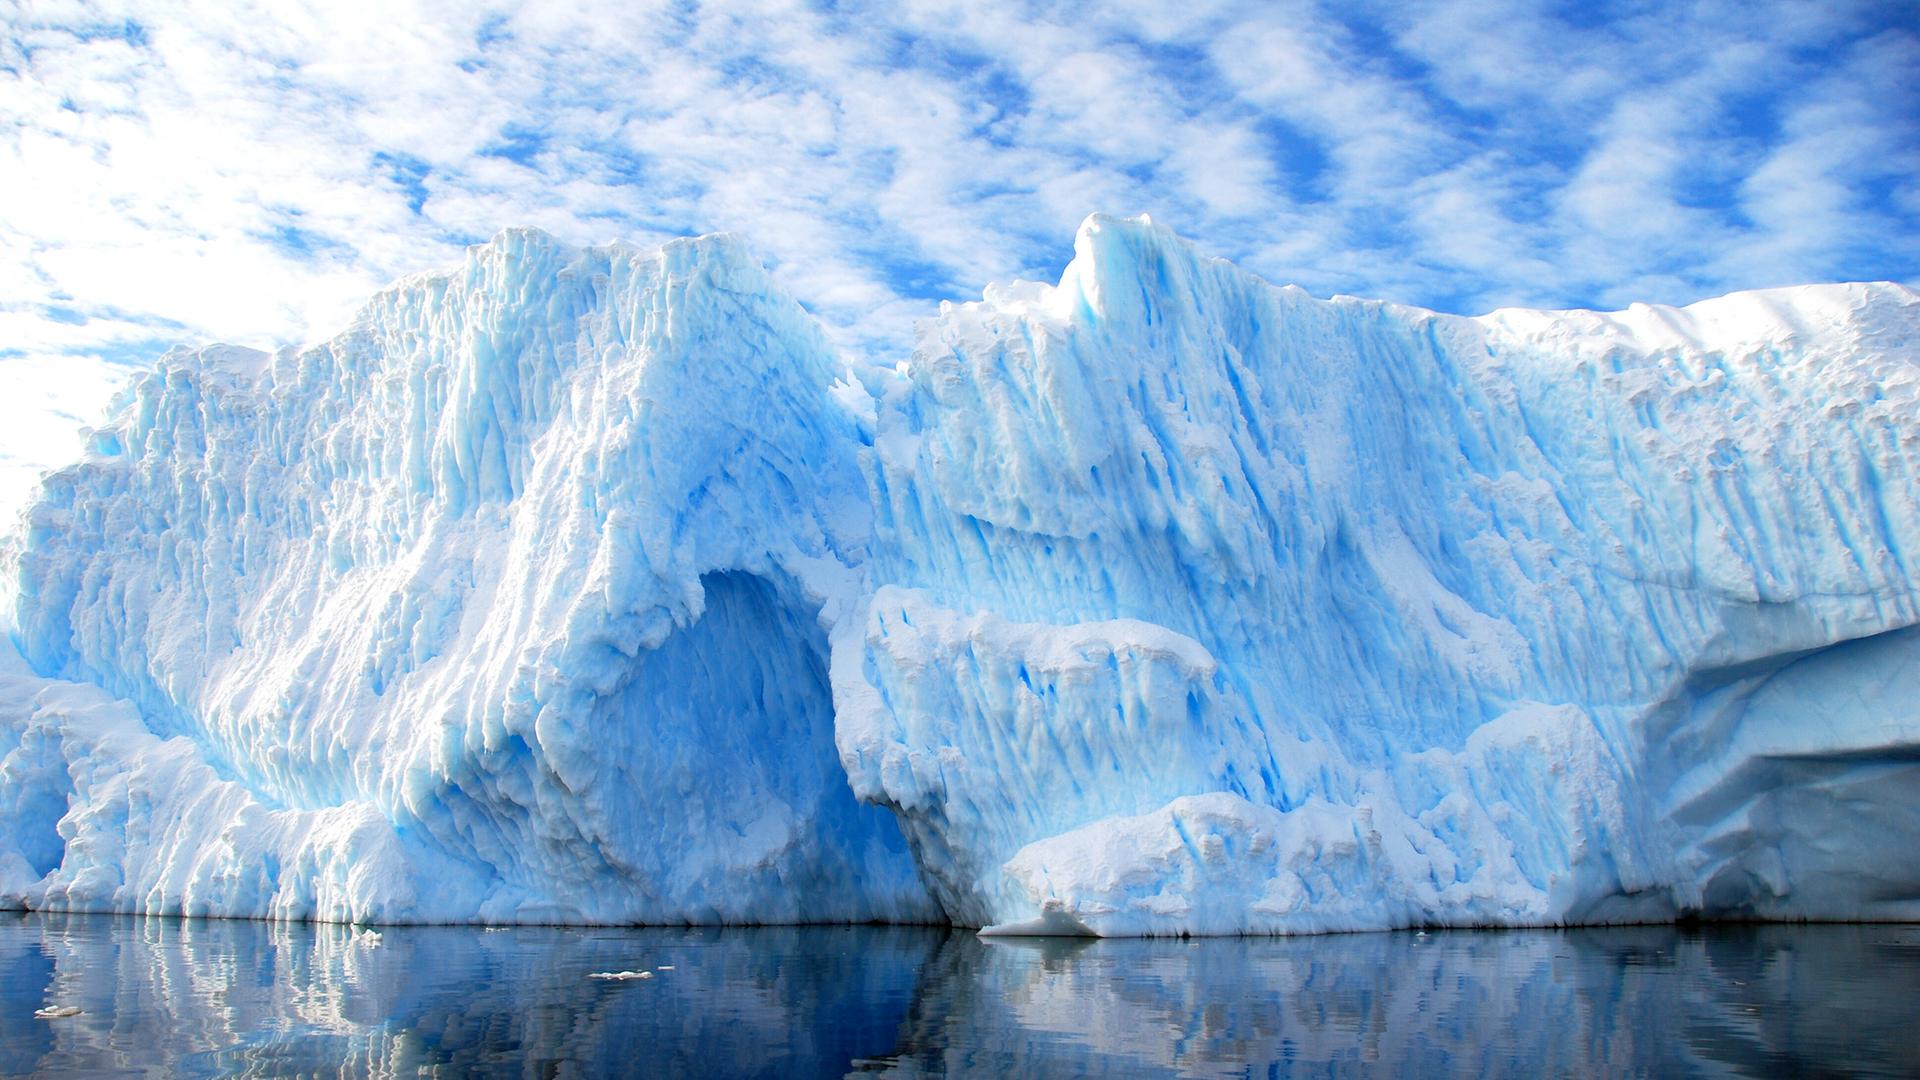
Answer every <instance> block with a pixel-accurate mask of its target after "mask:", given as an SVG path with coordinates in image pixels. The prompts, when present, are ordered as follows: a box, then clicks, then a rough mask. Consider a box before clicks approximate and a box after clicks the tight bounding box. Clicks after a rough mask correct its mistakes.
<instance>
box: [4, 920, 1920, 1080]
mask: <svg viewBox="0 0 1920 1080" xmlns="http://www.w3.org/2000/svg"><path fill="white" fill-rule="evenodd" d="M662 965H670V966H671V967H672V968H673V970H671V971H659V968H660V967H661V966H662ZM642 968H644V969H648V970H654V971H657V972H658V974H657V976H656V977H655V978H653V979H650V980H644V981H643V980H633V981H627V982H609V981H602V980H595V979H589V978H587V975H588V973H590V972H594V971H606V970H622V969H642ZM49 1005H66V1006H75V1007H78V1008H80V1009H81V1010H82V1011H81V1012H80V1014H79V1015H76V1016H69V1017H64V1018H59V1019H36V1018H35V1017H34V1015H33V1013H34V1010H36V1009H39V1008H41V1007H44V1006H49ZM0 1073H4V1074H7V1075H16V1074H21V1075H24V1074H33V1073H41V1074H48V1075H60V1074H88V1075H179V1076H235V1075H243V1076H287V1075H304V1076H336V1075H347V1076H372V1075H380V1076H395V1075H398V1076H414V1075H422V1074H426V1075H441V1076H461V1075H503V1076H516V1077H518V1076H574V1075H580V1076H610V1075H654V1076H770V1077H774V1076H777V1077H790V1076H803V1077H804V1076H846V1075H849V1074H860V1075H866V1074H874V1075H900V1076H922V1075H939V1074H954V1075H978V1076H1153V1075H1178V1076H1321V1075H1335V1074H1337V1075H1352V1074H1372V1073H1378V1074H1399V1075H1418V1076H1529V1077H1531V1076H1595V1075H1616V1076H1617V1075H1647V1076H1671V1075H1696V1074H1698V1075H1722V1076H1726V1075H1732V1076H1781V1075H1794V1074H1808V1073H1816V1074H1828V1075H1847V1074H1855V1075H1884V1076H1920V926H1825V927H1819V926H1816V927H1805V926H1762V927H1730V928H1720V929H1712V930H1704V931H1692V930H1682V929H1674V928H1664V927H1662V928H1629V929H1612V930H1575V931H1556V932H1443V933H1432V934H1428V935H1426V936H1424V937H1422V936H1416V935H1413V934H1404V933H1403V934H1359V935H1345V936H1335V937H1315V938H1289V939H1252V940H1248V939H1228V940H1208V941H1186V942H1178V941H1164V942H1152V941H1076V940H1063V939H1051V940H1028V941H983V940H981V939H979V938H977V937H975V936H973V935H971V934H967V933H949V932H946V931H939V930H915V929H899V928H871V927H859V928H850V929H849V928H779V929H763V930H724V931H722V930H585V929H581V930H572V929H549V928H539V929H521V930H500V931H481V930H475V929H467V928H439V927H433V928H425V927H423V928H391V929H387V930H384V931H382V933H381V940H380V941H379V942H378V944H367V943H365V942H361V941H356V939H355V938H354V937H353V935H352V933H351V931H349V930H347V929H345V928H341V927H324V926H322V927H314V926H282V925H271V924H263V923H247V922H223V921H209V920H179V919H133V918H112V917H104V916H67V917H63V916H43V915H31V916H22V915H13V914H0Z"/></svg>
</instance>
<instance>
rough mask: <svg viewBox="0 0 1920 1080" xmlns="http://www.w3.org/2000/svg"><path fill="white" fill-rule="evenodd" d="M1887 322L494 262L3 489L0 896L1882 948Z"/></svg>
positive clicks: (542, 260)
mask: <svg viewBox="0 0 1920 1080" xmlns="http://www.w3.org/2000/svg"><path fill="white" fill-rule="evenodd" d="M1917 343H1920V297H1916V295H1915V294H1914V293H1913V292H1911V291H1910V290H1907V289H1904V288H1902V287H1900V286H1896V285H1886V284H1879V285H1838V286H1809V287H1803V288H1798V289H1784V290H1771V291H1767V292H1763V293H1749V294H1737V295H1734V296H1729V297H1725V298H1722V299H1719V300H1714V301H1708V302H1705V303H1701V304H1696V305H1693V306H1692V307H1689V308H1685V309H1670V308H1657V307H1645V306H1636V307H1634V308H1632V309H1629V310H1628V311H1625V312H1618V313H1612V314H1599V313H1591V312H1525V311H1500V312H1495V313H1493V314H1491V315H1488V316H1485V317H1482V318H1479V319H1467V318H1458V317H1454V316H1445V315H1437V314H1434V313H1431V312H1426V311H1421V310H1417V309H1412V308H1406V307H1401V306H1397V305H1393V304H1385V303H1378V302H1369V301H1360V300H1353V299H1348V298H1337V299H1335V300H1332V301H1322V300H1316V299H1314V298H1312V297H1309V296H1307V295H1306V294H1304V293H1302V292H1300V291H1299V290H1297V289H1292V288H1275V287H1273V286H1271V285H1269V284H1267V283H1265V282H1263V281H1261V280H1259V279H1258V278H1255V277H1254V276H1252V275H1250V274H1247V273H1245V272H1243V271H1240V270H1238V269H1237V268H1235V267H1233V266H1231V265H1229V264H1227V263H1224V262H1221V261H1218V260H1211V259H1207V258H1204V257H1201V256H1199V255H1197V254H1196V253H1194V252H1193V251H1192V250H1191V249H1190V248H1189V247H1188V246H1187V245H1186V244H1185V243H1184V242H1182V241H1180V240H1179V239H1178V238H1176V237H1175V236H1173V235H1172V234H1171V233H1170V232H1168V231H1167V230H1165V229H1164V228H1162V227H1159V226H1156V225H1153V224H1151V223H1150V222H1146V221H1144V220H1130V221H1122V220H1115V219H1108V218H1100V217H1095V218H1092V219H1089V221H1088V222H1087V224H1086V225H1085V226H1083V227H1082V229H1081V231H1080V234H1079V236H1078V238H1077V239H1076V242H1075V258H1074V261H1073V263H1072V264H1071V265H1070V266H1069V267H1068V269H1067V271H1066V272H1065V274H1064V275H1063V276H1062V279H1061V282H1060V284H1059V285H1058V286H1046V285H1038V284H1033V283H1016V284H1014V285H1010V286H992V287H989V288H988V289H987V290H986V293H985V299H984V300H982V301H980V302H975V303H968V304H946V305H942V306H941V310H940V315H939V317H938V318H936V319H933V320H930V321H929V322H928V323H927V324H926V325H925V327H924V328H923V332H922V339H921V343H920V346H919V348H918V349H917V350H916V351H915V353H914V355H913V357H912V359H911V361H910V362H907V363H902V364H897V365H894V366H890V367H883V366H877V365H876V366H868V365H865V364H859V363H849V362H845V361H842V360H838V359H836V358H835V357H834V356H833V354H832V353H831V351H830V350H829V349H828V347H827V346H826V345H825V343H824V339H823V337H822V335H821V333H820V331H819V330H818V329H817V327H815V325H814V324H813V322H812V320H811V319H809V318H808V317H807V316H806V314H805V313H804V312H803V311H801V310H800V309H799V307H798V306H797V305H795V304H794V303H793V302H792V301H791V300H789V299H787V298H785V297H784V296H783V295H781V294H780V293H779V292H778V290H777V289H776V288H774V287H773V286H772V285H771V283H770V282H769V281H768V279H767V277H766V275H765V274H764V272H762V271H761V270H760V268H759V267H758V265H757V264H756V263H755V262H754V261H753V260H752V258H751V257H750V256H749V255H747V254H746V252H745V251H744V249H743V248H742V247H741V246H740V245H739V244H737V243H736V242H734V241H731V240H729V239H727V238H724V237H707V238H702V239H699V240H690V241H677V242H675V243H672V244H669V245H667V246H666V247H665V248H663V249H661V250H659V251H641V250H637V249H631V248H626V247H618V246H615V247H608V248H597V249H588V250H572V249H568V248H565V247H563V246H561V245H559V244H557V243H556V242H554V241H552V240H551V239H549V238H546V237H545V236H543V235H541V234H538V233H533V232H525V231H516V232H509V233H504V234H502V235H501V236H500V237H499V238H497V239H495V240H494V241H493V242H492V243H490V244H488V245H485V246H482V247H478V248H475V249H473V250H472V251H471V252H470V253H469V256H468V258H467V260H466V262H465V263H464V264H463V265H462V266H461V267H460V268H458V269H457V270H455V271H453V272H452V273H449V274H444V275H427V276H421V277H415V278H410V279H407V280H405V281H403V282H401V283H399V284H398V285H396V286H394V287H393V288H392V289H390V290H388V291H387V292H385V293H382V294H381V295H380V296H378V297H376V298H375V299H374V300H373V301H372V302H370V303H369V305H368V306H367V307H366V308H365V310H364V311H363V312H362V314H361V316H360V318H359V319H358V320H357V322H356V324H355V325H354V326H353V327H352V328H351V329H349V330H348V331H347V332H346V333H345V334H343V335H341V336H340V337H338V338H335V339H334V340H332V341H330V342H327V343H325V344H323V345H320V346H317V347H315V348H312V349H308V350H305V351H302V352H293V351H286V352H282V353H279V354H277V355H272V356H268V355H265V354H260V353H255V352H251V351H248V350H239V349H232V348H223V347H216V348H214V349H208V350H203V351H202V352H200V353H194V354H184V353H183V354H174V355H171V356H169V357H167V358H165V359H164V360H162V361H161V363H160V364H159V365H158V367H157V368H156V370H155V371H154V372H153V373H152V374H151V375H148V376H145V377H143V378H141V379H140V380H139V381H138V382H137V383H136V385H135V386H134V387H133V389H132V390H131V391H130V392H129V393H128V394H127V395H125V396H124V398H123V401H122V404H121V406H120V408H119V411H118V412H117V413H116V414H115V415H114V417H113V418H112V419H111V420H110V421H109V422H107V423H105V424H103V425H102V426H101V427H100V428H99V429H98V430H97V431H95V432H94V433H93V434H92V435H91V436H90V437H89V439H88V443H87V449H86V453H85V456H84V458H83V459H82V460H81V461H80V462H79V463H78V464H75V465H73V466H71V467H69V468H66V469H64V470H62V471H60V472H58V473H56V474H55V475H53V476H52V477H50V478H49V479H48V480H47V482H46V484H45V485H44V487H43V488H42V489H41V491H40V492H39V494H38V496H37V501H36V502H35V503H34V504H33V506H32V507H31V509H30V511H29V512H28V514H27V516H26V518H25V519H24V528H23V530H22V531H21V532H20V533H19V534H18V536H17V537H16V539H15V541H14V542H13V546H12V548H11V549H10V554H9V555H8V556H7V558H8V560H9V564H8V567H7V573H6V574H5V581H6V584H5V586H4V588H5V589H6V590H8V591H9V594H10V595H9V597H8V599H9V606H10V608H11V611H12V619H13V624H14V629H13V633H12V635H11V637H12V642H13V644H14V646H15V648H16V649H17V652H18V655H17V656H9V657H3V658H0V814H4V816H5V820H7V821H8V822H10V823H15V824H14V825H13V827H11V828H9V829H8V830H7V831H6V832H5V833H3V834H0V902H11V903H14V904H18V905H24V906H29V907H35V908H56V909H57V908H66V909H106V910H127V911H131V910H141V911H169V912H171V911H183V912H195V913H209V914H234V915H257V916H270V917H281V918H321V919H332V920H337V921H353V922H396V921H399V922H404V921H418V920H453V921H479V922H493V923H501V922H547V921H561V922H603V921H647V922H661V921H666V922H772V921H809V920H823V921H832V920H847V919H868V918H882V919H892V920H932V919H943V918H944V919H951V920H953V921H956V922H959V923H962V924H965V925H973V926H985V927H991V928H993V929H994V930H995V931H998V932H1003V933H1021V932H1025V933H1033V932H1048V933H1051V932H1075V933H1097V934H1165V933H1236V932H1256V933H1289V932H1307V931H1322V930H1357V929H1377V928H1387V927H1395V926H1414V925H1442V924H1500V925H1518V924H1528V925H1533V924H1550V923H1557V922H1576V921H1619V920H1637V919H1659V918H1670V917H1673V916H1676V915H1679V914H1682V913H1701V914H1705V915H1757V916H1764V917H1781V918H1920V715H1917V714H1916V708H1915V706H1914V705H1913V702H1915V701H1916V700H1920V695H1917V694H1916V691H1920V686H1915V685H1913V683H1914V680H1915V678H1916V677H1917V676H1915V675H1914V674H1913V672H1915V671H1920V665H1917V664H1916V660H1920V656H1917V655H1916V652H1915V650H1916V649H1917V648H1920V637H1916V636H1915V634H1916V633H1920V631H1913V630H1911V629H1909V628H1910V627H1912V626H1913V625H1914V623H1915V622H1916V621H1917V616H1916V612H1920V594H1917V593H1916V590H1915V588H1914V584H1913V579H1912V575H1911V573H1910V570H1909V567H1908V561H1907V560H1908V558H1909V555H1908V552H1909V550H1910V549H1912V548H1913V545H1914V541H1915V540H1916V539H1920V487H1916V484H1915V479H1914V477H1915V464H1916V459H1917V458H1920V410H1917V409H1916V405H1917V404H1920V366H1917V364H1916V361H1920V345H1917ZM603 974H604V973H603Z"/></svg>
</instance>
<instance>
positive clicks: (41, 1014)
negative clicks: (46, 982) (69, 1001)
mask: <svg viewBox="0 0 1920 1080" xmlns="http://www.w3.org/2000/svg"><path fill="white" fill-rule="evenodd" d="M33 1015H34V1018H35V1019H38V1020H61V1019H65V1018H66V1017H69V1016H79V1015H80V1009H79V1008H77V1007H76V1006H73V1005H48V1006H47V1007H46V1008H44V1009H35V1010H33Z"/></svg>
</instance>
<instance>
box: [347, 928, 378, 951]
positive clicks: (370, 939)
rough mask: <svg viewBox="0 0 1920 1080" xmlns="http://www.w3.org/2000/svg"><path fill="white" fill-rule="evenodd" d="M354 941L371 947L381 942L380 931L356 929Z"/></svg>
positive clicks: (356, 943)
mask: <svg viewBox="0 0 1920 1080" xmlns="http://www.w3.org/2000/svg"><path fill="white" fill-rule="evenodd" d="M353 943H354V944H355V945H360V946H363V947H365V948H369V949H371V948H373V947H374V946H376V945H378V944H380V934H379V931H376V930H366V929H361V930H355V931H354V932H353Z"/></svg>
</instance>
